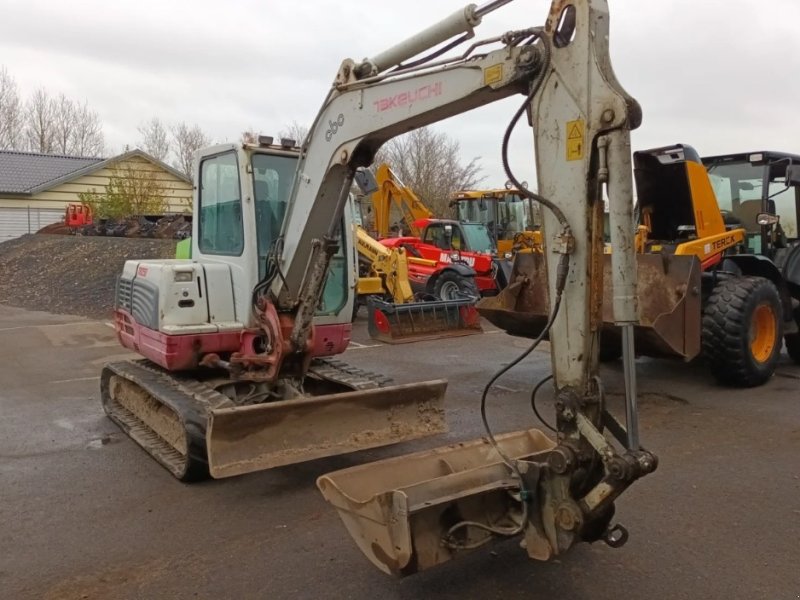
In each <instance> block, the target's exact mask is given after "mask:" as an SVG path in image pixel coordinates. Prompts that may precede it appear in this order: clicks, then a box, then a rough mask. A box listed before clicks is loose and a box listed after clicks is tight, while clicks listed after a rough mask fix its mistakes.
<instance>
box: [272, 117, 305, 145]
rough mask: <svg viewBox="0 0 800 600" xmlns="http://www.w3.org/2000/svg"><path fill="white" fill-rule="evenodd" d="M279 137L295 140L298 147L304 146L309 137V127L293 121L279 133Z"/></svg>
mask: <svg viewBox="0 0 800 600" xmlns="http://www.w3.org/2000/svg"><path fill="white" fill-rule="evenodd" d="M278 136H279V137H282V138H289V139H292V140H294V141H295V142H296V143H297V145H298V146H302V145H303V142H304V141H305V139H306V137H307V136H308V127H306V126H305V125H301V124H300V123H298V122H297V121H292V122H291V124H289V125H287V126H286V127H284V128H283V129H281V130H280V131H279V132H278Z"/></svg>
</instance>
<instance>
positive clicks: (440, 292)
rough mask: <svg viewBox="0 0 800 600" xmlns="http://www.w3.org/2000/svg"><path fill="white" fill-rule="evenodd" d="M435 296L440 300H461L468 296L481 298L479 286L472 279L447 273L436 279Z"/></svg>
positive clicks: (450, 272) (451, 272)
mask: <svg viewBox="0 0 800 600" xmlns="http://www.w3.org/2000/svg"><path fill="white" fill-rule="evenodd" d="M433 295H434V296H436V298H437V299H439V300H461V299H462V298H464V297H466V296H473V297H476V298H477V297H479V296H480V295H481V293H480V292H479V291H478V285H477V284H476V283H475V280H474V279H473V278H472V277H464V276H462V275H459V274H458V273H455V272H453V271H445V272H444V273H442V274H441V275H439V277H438V278H437V279H436V284H435V285H434V286H433Z"/></svg>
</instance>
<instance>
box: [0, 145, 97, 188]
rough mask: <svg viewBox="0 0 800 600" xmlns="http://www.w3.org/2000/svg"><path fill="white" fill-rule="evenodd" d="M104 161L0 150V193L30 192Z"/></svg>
mask: <svg viewBox="0 0 800 600" xmlns="http://www.w3.org/2000/svg"><path fill="white" fill-rule="evenodd" d="M102 161H103V159H102V158H82V157H78V156H62V155H59V154H38V153H35V152H17V151H16V150H0V193H12V194H13V193H22V194H30V193H32V190H34V189H36V188H38V187H41V186H42V185H45V184H47V183H48V182H50V181H53V180H55V179H60V178H62V177H64V176H65V175H69V174H70V173H74V172H75V171H78V170H81V169H85V168H86V167H89V166H92V165H94V164H96V163H99V162H102Z"/></svg>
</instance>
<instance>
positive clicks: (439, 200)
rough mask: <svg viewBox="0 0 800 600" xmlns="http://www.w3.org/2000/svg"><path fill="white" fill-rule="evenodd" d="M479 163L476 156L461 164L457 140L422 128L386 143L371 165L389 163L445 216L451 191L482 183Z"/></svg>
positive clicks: (432, 209) (437, 211)
mask: <svg viewBox="0 0 800 600" xmlns="http://www.w3.org/2000/svg"><path fill="white" fill-rule="evenodd" d="M479 160H480V157H475V158H473V159H472V160H470V161H469V162H467V163H463V162H462V159H461V148H460V145H459V143H458V141H456V140H454V139H452V138H450V137H449V136H448V135H447V134H445V133H442V132H436V131H434V130H433V129H431V128H429V127H422V128H420V129H415V130H414V131H412V132H410V133H407V134H405V135H403V136H401V137H399V138H395V139H393V140H391V141H389V142H388V143H387V144H385V145H384V146H383V147H382V148H381V149H380V151H379V152H378V155H377V156H376V158H375V161H374V164H375V165H379V164H381V163H384V162H385V163H388V164H389V165H390V166H391V167H392V170H393V171H394V172H395V174H396V175H397V176H398V177H399V178H400V180H401V181H402V182H403V183H404V184H405V185H407V186H409V187H410V188H411V189H413V190H414V192H415V193H416V194H417V196H419V197H420V199H421V200H422V201H423V202H424V203H425V205H426V206H427V207H428V208H429V209H430V210H431V211H432V212H433V214H435V215H438V216H446V215H448V214H449V212H450V210H449V208H448V202H449V200H450V198H451V196H452V194H453V193H454V192H456V191H458V190H464V189H470V188H474V187H475V186H476V185H477V184H479V183H480V182H481V181H483V179H484V177H481V176H480V171H481V166H480V164H479V162H478V161H479Z"/></svg>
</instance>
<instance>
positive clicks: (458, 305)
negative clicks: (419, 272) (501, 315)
mask: <svg viewBox="0 0 800 600" xmlns="http://www.w3.org/2000/svg"><path fill="white" fill-rule="evenodd" d="M367 315H368V318H369V324H368V330H369V335H370V337H372V338H373V339H375V340H379V341H381V342H386V343H387V344H403V343H406V342H418V341H421V340H435V339H439V338H444V337H458V336H462V335H472V334H474V333H483V329H482V328H481V320H480V315H478V311H477V310H476V309H475V299H474V298H464V299H463V300H446V301H445V300H433V301H430V302H410V303H407V304H391V303H389V302H384V301H382V300H378V299H376V298H373V297H369V298H367Z"/></svg>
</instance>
